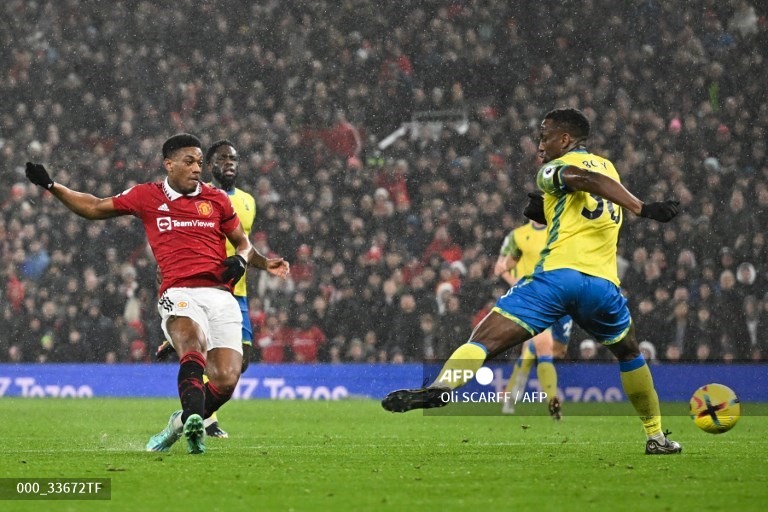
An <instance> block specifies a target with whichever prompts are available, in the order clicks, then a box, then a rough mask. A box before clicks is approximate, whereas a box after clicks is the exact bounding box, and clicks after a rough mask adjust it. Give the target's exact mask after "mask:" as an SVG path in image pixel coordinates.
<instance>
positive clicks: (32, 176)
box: [24, 162, 53, 190]
mask: <svg viewBox="0 0 768 512" xmlns="http://www.w3.org/2000/svg"><path fill="white" fill-rule="evenodd" d="M24 174H26V175H27V179H28V180H29V181H31V182H32V183H34V184H35V185H37V186H38V187H43V188H44V189H46V190H51V187H52V186H53V180H52V179H51V177H50V176H48V171H46V170H45V167H44V166H43V164H33V163H32V162H27V168H26V170H25V171H24Z"/></svg>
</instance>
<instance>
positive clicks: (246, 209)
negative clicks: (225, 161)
mask: <svg viewBox="0 0 768 512" xmlns="http://www.w3.org/2000/svg"><path fill="white" fill-rule="evenodd" d="M227 196H229V200H230V201H231V202H232V206H233V207H234V209H235V213H237V216H238V217H239V218H240V224H241V225H242V226H243V231H245V236H247V237H249V238H250V236H251V229H253V222H254V221H255V220H256V200H255V199H254V198H253V196H252V195H251V194H249V193H248V192H245V191H244V190H241V189H239V188H237V187H235V189H234V191H232V192H227ZM233 254H235V248H234V246H233V245H232V244H231V243H229V240H227V256H232V255H233ZM245 277H246V276H243V277H242V278H240V280H239V281H238V282H237V284H235V287H234V290H233V292H232V293H233V295H235V296H237V297H245V296H246V295H247V294H248V291H247V289H246V279H245Z"/></svg>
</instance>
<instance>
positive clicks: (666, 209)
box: [640, 199, 680, 222]
mask: <svg viewBox="0 0 768 512" xmlns="http://www.w3.org/2000/svg"><path fill="white" fill-rule="evenodd" d="M679 212H680V201H678V200H676V199H667V200H666V201H658V202H656V203H646V204H644V205H643V206H642V208H640V216H641V217H645V218H647V219H653V220H657V221H659V222H669V221H670V220H672V219H673V218H674V217H675V215H677V214H678V213H679Z"/></svg>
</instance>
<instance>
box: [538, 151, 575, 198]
mask: <svg viewBox="0 0 768 512" xmlns="http://www.w3.org/2000/svg"><path fill="white" fill-rule="evenodd" d="M566 167H568V164H566V163H565V162H562V161H560V160H553V161H551V162H548V163H547V164H546V165H544V166H542V167H541V168H540V169H539V172H538V173H536V185H538V187H539V188H540V189H541V190H542V192H544V193H545V194H550V195H553V196H555V197H562V196H564V195H565V194H567V193H568V188H567V187H566V186H565V183H563V180H562V176H561V175H560V174H561V173H562V172H563V169H565V168H566Z"/></svg>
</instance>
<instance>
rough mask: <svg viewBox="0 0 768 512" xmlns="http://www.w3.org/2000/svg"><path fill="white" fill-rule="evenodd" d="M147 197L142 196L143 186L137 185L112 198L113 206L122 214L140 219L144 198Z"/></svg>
mask: <svg viewBox="0 0 768 512" xmlns="http://www.w3.org/2000/svg"><path fill="white" fill-rule="evenodd" d="M145 196H146V194H142V186H141V185H136V186H133V187H131V188H129V189H128V190H124V191H123V192H121V193H119V194H118V195H116V196H114V197H112V204H113V206H114V207H115V210H117V211H118V212H120V213H121V214H130V215H135V216H137V217H139V216H140V214H141V211H142V205H143V204H144V201H143V197H145Z"/></svg>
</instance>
